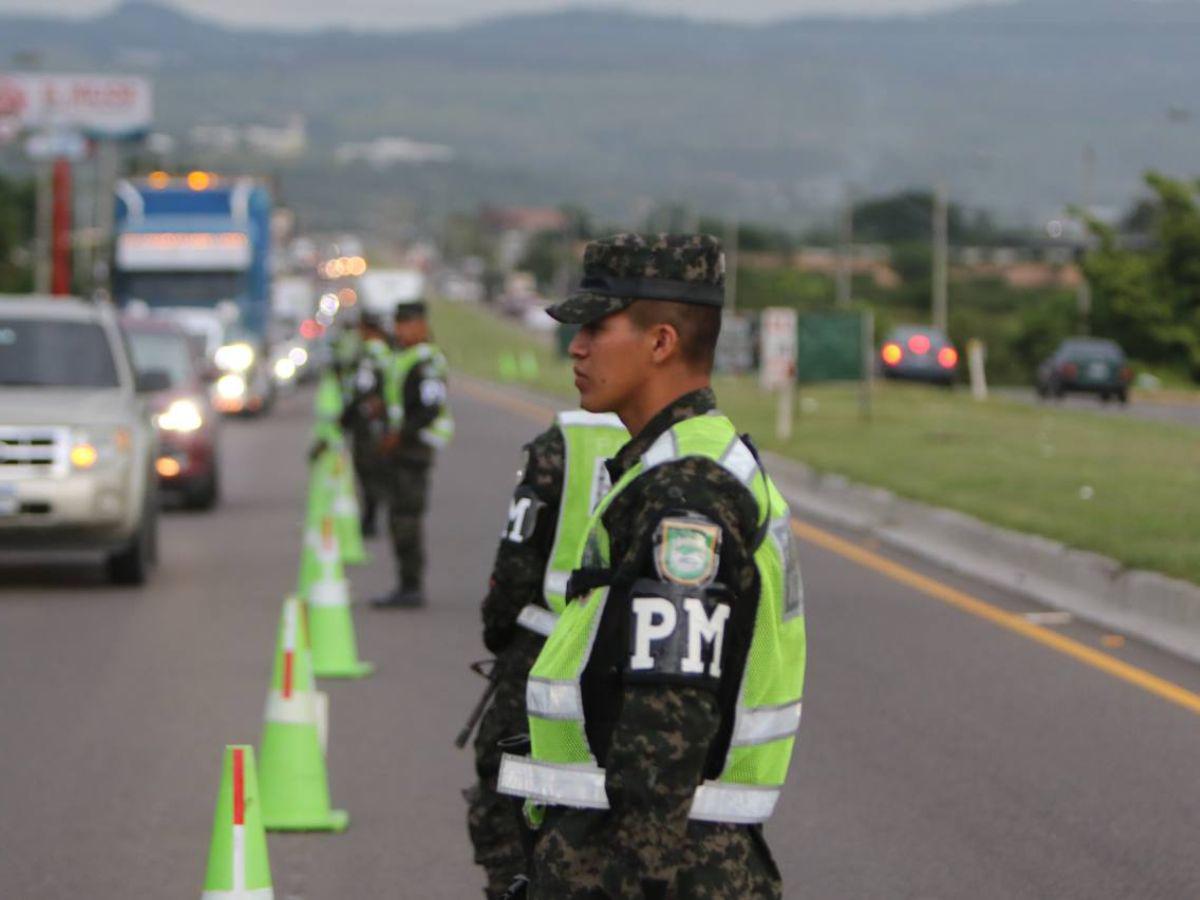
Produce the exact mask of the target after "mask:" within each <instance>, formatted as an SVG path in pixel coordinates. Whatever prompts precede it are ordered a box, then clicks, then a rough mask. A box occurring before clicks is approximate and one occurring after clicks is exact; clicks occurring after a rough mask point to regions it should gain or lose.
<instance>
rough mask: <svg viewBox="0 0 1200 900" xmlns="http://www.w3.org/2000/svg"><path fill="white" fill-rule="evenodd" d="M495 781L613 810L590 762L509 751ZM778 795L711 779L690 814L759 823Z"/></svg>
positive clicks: (515, 791) (542, 798)
mask: <svg viewBox="0 0 1200 900" xmlns="http://www.w3.org/2000/svg"><path fill="white" fill-rule="evenodd" d="M496 785H497V789H498V790H499V791H500V792H501V793H504V794H511V795H515V796H518V797H527V798H529V799H530V800H534V801H536V802H539V803H546V804H550V805H557V806H572V807H575V808H577V809H608V794H607V792H606V791H605V789H604V770H603V769H601V768H600V767H599V766H595V765H590V764H588V763H581V764H561V763H546V762H538V761H536V760H532V759H529V758H528V757H525V756H513V755H511V754H508V753H506V754H505V755H504V757H503V758H502V759H501V760H500V775H499V777H498V778H497V781H496ZM778 800H779V788H777V787H759V786H757V785H747V784H728V783H723V782H719V781H706V782H704V783H703V784H701V785H699V786H698V787H697V788H696V793H695V794H693V795H692V808H691V810H690V811H689V813H688V818H691V819H696V820H698V821H701V822H725V823H734V824H738V825H754V824H757V823H759V822H765V821H766V820H767V819H769V818H770V817H771V813H773V812H774V811H775V804H776V802H777V801H778Z"/></svg>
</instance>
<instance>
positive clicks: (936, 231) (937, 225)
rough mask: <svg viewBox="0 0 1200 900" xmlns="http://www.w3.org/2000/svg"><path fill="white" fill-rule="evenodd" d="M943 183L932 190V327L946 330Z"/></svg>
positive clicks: (947, 208) (947, 236) (946, 206)
mask: <svg viewBox="0 0 1200 900" xmlns="http://www.w3.org/2000/svg"><path fill="white" fill-rule="evenodd" d="M946 194H947V191H946V186H945V185H944V184H941V183H939V184H938V185H937V187H935V188H934V190H933V327H934V328H937V329H938V330H940V331H941V332H943V333H945V331H946V320H947V317H948V316H947V306H948V296H949V290H948V285H947V281H948V277H949V257H950V247H949V243H950V221H949V219H950V203H949V201H948V200H947V196H946Z"/></svg>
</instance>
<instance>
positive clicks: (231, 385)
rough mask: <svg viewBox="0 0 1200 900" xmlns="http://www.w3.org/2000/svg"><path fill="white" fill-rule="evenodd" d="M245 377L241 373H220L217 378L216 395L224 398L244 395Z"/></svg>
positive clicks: (232, 398) (229, 398) (235, 397)
mask: <svg viewBox="0 0 1200 900" xmlns="http://www.w3.org/2000/svg"><path fill="white" fill-rule="evenodd" d="M245 393H246V379H245V378H243V377H242V376H241V375H222V376H221V377H220V378H218V379H217V395H218V396H220V397H223V398H224V399H226V400H237V399H238V398H239V397H243V396H245Z"/></svg>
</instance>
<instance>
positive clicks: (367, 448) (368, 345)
mask: <svg viewBox="0 0 1200 900" xmlns="http://www.w3.org/2000/svg"><path fill="white" fill-rule="evenodd" d="M358 333H359V337H360V340H361V344H360V349H359V354H358V359H357V360H356V361H355V362H354V364H353V366H351V368H350V371H349V373H348V377H347V378H346V381H347V387H348V390H349V397H348V400H347V402H346V408H345V411H344V412H343V413H342V428H344V429H345V430H346V431H347V432H348V433H349V434H350V442H351V451H352V453H353V459H354V473H355V474H356V475H357V476H358V483H359V485H360V487H361V489H362V498H363V503H362V533H363V537H375V535H376V521H377V519H378V507H379V504H380V503H381V502H382V499H383V497H384V496H386V490H387V488H386V482H385V479H386V476H387V469H386V467H385V465H384V460H383V456H382V443H383V439H384V435H385V433H386V431H387V402H386V401H385V400H384V396H383V388H384V382H385V380H386V378H387V373H388V367H389V365H390V363H391V356H392V352H391V348H390V347H389V346H388V336H387V332H385V331H384V330H383V324H382V323H381V322H380V321H379V317H378V316H376V315H375V314H374V313H369V312H364V313H362V315H361V316H360V317H359V320H358Z"/></svg>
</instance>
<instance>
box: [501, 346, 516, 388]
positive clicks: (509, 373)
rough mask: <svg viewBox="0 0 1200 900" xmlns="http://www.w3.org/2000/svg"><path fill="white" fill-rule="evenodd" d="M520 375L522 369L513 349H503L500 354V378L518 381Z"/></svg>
mask: <svg viewBox="0 0 1200 900" xmlns="http://www.w3.org/2000/svg"><path fill="white" fill-rule="evenodd" d="M518 377H520V370H519V369H518V368H517V358H516V357H515V356H514V355H513V353H512V351H510V350H505V351H503V352H502V353H501V354H500V380H501V381H516V380H517V378H518Z"/></svg>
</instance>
